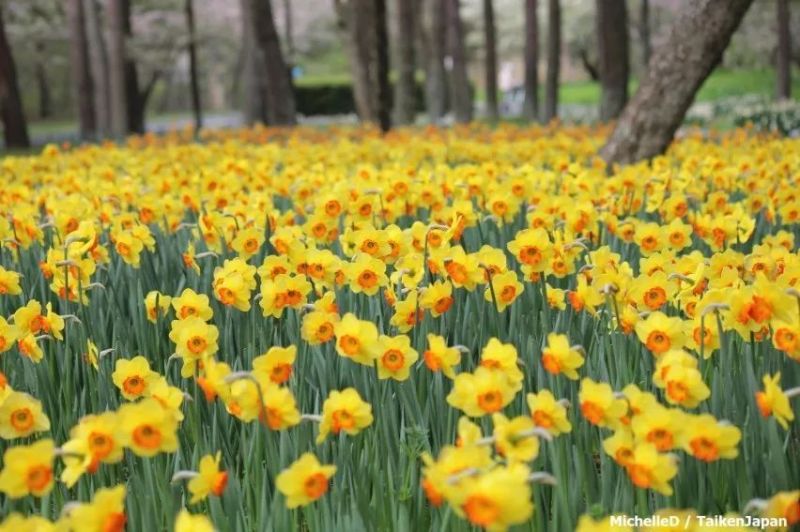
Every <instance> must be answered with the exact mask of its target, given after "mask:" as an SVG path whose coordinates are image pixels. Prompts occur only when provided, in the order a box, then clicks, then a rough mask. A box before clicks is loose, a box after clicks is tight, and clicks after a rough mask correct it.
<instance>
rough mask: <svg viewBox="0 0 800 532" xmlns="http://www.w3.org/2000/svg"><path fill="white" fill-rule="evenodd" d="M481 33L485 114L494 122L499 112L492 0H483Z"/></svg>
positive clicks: (495, 37) (495, 38)
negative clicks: (482, 36)
mask: <svg viewBox="0 0 800 532" xmlns="http://www.w3.org/2000/svg"><path fill="white" fill-rule="evenodd" d="M483 35H484V43H485V51H486V62H485V71H484V74H485V75H486V78H485V79H486V115H487V118H488V119H489V120H490V121H492V122H495V121H497V118H498V116H499V114H500V112H499V110H498V108H497V36H496V29H495V24H494V4H493V3H492V0H483Z"/></svg>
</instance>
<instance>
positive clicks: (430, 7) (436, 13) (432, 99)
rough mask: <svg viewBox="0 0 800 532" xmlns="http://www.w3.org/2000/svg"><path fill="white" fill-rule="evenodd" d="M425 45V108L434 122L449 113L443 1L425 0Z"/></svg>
mask: <svg viewBox="0 0 800 532" xmlns="http://www.w3.org/2000/svg"><path fill="white" fill-rule="evenodd" d="M423 2H424V4H423V8H424V11H425V17H424V24H423V26H424V31H423V32H422V33H423V37H424V39H423V40H424V48H425V52H426V53H425V55H426V59H425V107H426V108H427V111H428V118H429V120H430V121H431V123H432V124H438V123H439V122H440V121H441V120H442V117H443V116H444V114H445V113H446V112H447V73H446V72H445V68H444V54H445V48H446V35H447V31H446V26H445V5H444V0H423Z"/></svg>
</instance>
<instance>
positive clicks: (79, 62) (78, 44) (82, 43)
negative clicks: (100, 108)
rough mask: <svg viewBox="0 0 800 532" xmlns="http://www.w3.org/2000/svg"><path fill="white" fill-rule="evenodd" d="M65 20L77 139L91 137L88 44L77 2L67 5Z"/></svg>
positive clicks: (79, 5) (92, 121)
mask: <svg viewBox="0 0 800 532" xmlns="http://www.w3.org/2000/svg"><path fill="white" fill-rule="evenodd" d="M66 7H67V19H68V23H69V28H70V39H69V63H70V74H71V76H72V94H73V98H74V100H75V103H76V106H77V111H78V113H77V114H78V129H79V131H80V137H81V140H87V139H90V138H93V137H94V136H95V134H96V123H95V116H94V111H93V110H92V105H94V87H93V86H92V74H91V71H90V66H89V44H88V42H87V38H86V24H85V18H84V15H83V3H82V2H81V0H69V2H67V6H66Z"/></svg>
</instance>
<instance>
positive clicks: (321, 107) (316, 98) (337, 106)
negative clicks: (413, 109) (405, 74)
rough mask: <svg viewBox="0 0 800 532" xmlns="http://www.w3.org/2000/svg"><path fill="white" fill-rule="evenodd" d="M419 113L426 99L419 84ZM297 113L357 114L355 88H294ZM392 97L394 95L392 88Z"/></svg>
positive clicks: (306, 86) (305, 86)
mask: <svg viewBox="0 0 800 532" xmlns="http://www.w3.org/2000/svg"><path fill="white" fill-rule="evenodd" d="M415 92H416V96H417V98H416V100H417V111H424V110H425V99H424V94H423V89H422V84H420V83H417V84H416V88H415ZM294 95H295V104H296V105H297V112H298V113H300V114H303V115H306V116H311V115H340V114H351V113H355V112H356V104H355V99H354V98H353V87H352V86H351V85H346V84H341V83H335V84H333V83H332V84H327V85H311V86H309V85H299V86H295V88H294ZM391 95H392V96H393V95H394V87H392V91H391Z"/></svg>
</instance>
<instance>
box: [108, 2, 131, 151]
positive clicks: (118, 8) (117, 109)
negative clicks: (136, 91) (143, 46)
mask: <svg viewBox="0 0 800 532" xmlns="http://www.w3.org/2000/svg"><path fill="white" fill-rule="evenodd" d="M124 1H125V0H108V3H107V13H106V15H107V18H108V21H107V22H108V24H107V27H108V74H109V76H108V77H109V89H110V91H109V103H110V105H111V134H112V135H113V136H114V137H115V138H117V139H121V138H123V137H124V136H125V135H126V134H127V133H128V96H127V87H126V84H125V30H124V21H123V18H124V15H123V9H124V6H123V2H124Z"/></svg>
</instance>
